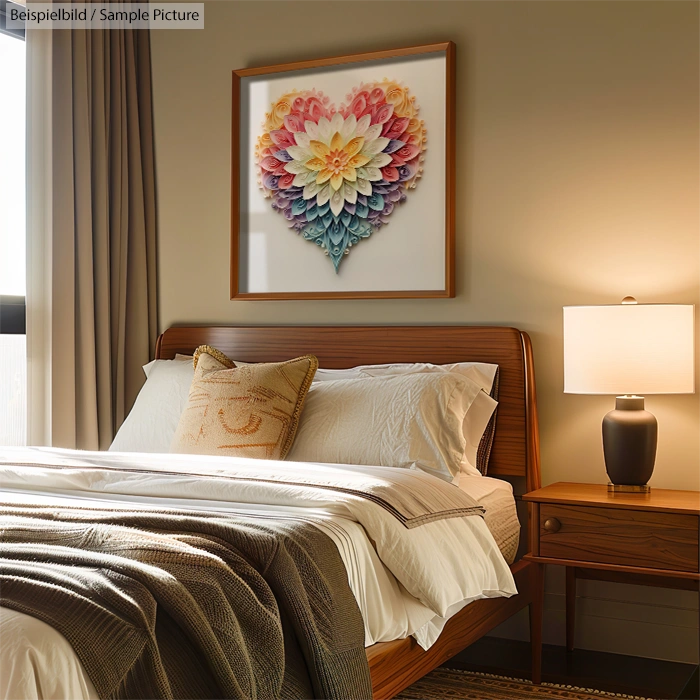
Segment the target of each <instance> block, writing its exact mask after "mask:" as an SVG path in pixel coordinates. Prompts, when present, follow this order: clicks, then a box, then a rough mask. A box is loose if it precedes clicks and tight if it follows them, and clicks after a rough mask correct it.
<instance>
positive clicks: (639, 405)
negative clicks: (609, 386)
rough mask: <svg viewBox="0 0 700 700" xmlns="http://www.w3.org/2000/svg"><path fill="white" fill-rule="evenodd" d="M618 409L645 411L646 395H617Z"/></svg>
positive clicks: (616, 408) (616, 407)
mask: <svg viewBox="0 0 700 700" xmlns="http://www.w3.org/2000/svg"><path fill="white" fill-rule="evenodd" d="M615 410H616V411H643V410H644V397H643V396H628V395H625V396H617V397H616V398H615Z"/></svg>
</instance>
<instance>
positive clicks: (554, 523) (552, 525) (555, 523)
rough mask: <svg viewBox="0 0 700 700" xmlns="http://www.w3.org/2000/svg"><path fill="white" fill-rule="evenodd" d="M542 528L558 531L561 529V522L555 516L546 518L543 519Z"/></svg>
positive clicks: (548, 530)
mask: <svg viewBox="0 0 700 700" xmlns="http://www.w3.org/2000/svg"><path fill="white" fill-rule="evenodd" d="M544 529H545V530H546V531H547V532H559V530H561V522H559V520H557V519H556V518H547V519H546V520H545V521H544Z"/></svg>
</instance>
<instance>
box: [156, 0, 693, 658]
mask: <svg viewBox="0 0 700 700" xmlns="http://www.w3.org/2000/svg"><path fill="white" fill-rule="evenodd" d="M205 25H206V28H205V29H204V30H203V31H160V32H154V33H153V40H152V41H153V44H152V48H153V70H154V93H155V94H154V98H155V121H156V150H157V168H158V172H157V176H158V196H159V212H160V222H159V229H160V233H159V235H160V244H159V254H160V260H159V270H160V314H161V316H160V319H161V328H166V327H167V326H169V325H171V324H174V323H185V322H197V323H208V322H216V323H222V324H278V323H292V324H294V323H312V324H333V323H345V324H357V323H376V324H386V323H491V324H501V325H514V326H517V327H519V328H522V329H524V330H527V331H528V332H529V333H530V334H531V336H532V340H533V343H534V349H535V358H536V369H537V389H538V394H539V406H540V415H541V438H542V478H543V483H545V484H547V483H550V482H553V481H559V480H571V481H589V482H602V481H603V480H604V479H605V473H604V467H603V458H602V454H601V447H600V421H601V419H602V416H603V414H604V413H605V412H606V411H608V410H609V409H610V408H611V407H612V404H613V399H612V398H610V397H595V396H570V395H567V396H564V394H563V393H562V339H561V315H562V311H561V307H562V306H563V305H567V304H596V303H615V302H617V301H619V300H620V299H621V298H622V297H623V296H625V295H627V294H632V295H634V296H636V297H637V298H638V299H639V300H640V301H643V302H681V303H696V304H697V303H698V302H699V301H700V299H699V296H700V292H699V282H700V274H699V268H700V237H699V221H698V213H699V206H700V201H699V187H700V182H699V178H698V157H699V152H698V148H699V138H698V137H699V127H698V123H699V119H700V112H699V109H698V101H699V87H698V86H699V77H700V76H699V70H698V65H699V52H698V29H697V28H698V5H697V3H692V2H667V1H663V2H635V1H623V2H528V1H518V2H437V1H435V0H433V1H431V2H417V1H416V2H395V1H393V2H392V1H387V2H380V1H379V0H373V1H372V2H343V1H340V0H338V1H336V2H298V1H297V2H272V1H261V0H258V1H255V2H253V1H248V2H246V1H244V2H208V3H206V11H205ZM447 39H451V40H452V41H454V42H455V43H456V45H457V76H458V77H457V146H456V148H457V154H456V155H457V158H456V160H457V173H458V179H457V217H456V218H457V297H456V298H455V299H452V300H446V301H445V300H418V301H318V302H301V301H300V302H240V301H238V302H233V301H230V300H229V298H228V284H229V273H228V251H229V143H230V139H229V131H230V119H231V114H230V82H231V70H232V69H234V68H242V67H247V66H258V65H266V64H271V63H280V62H285V61H290V60H295V59H305V58H314V57H319V56H324V55H329V54H338V53H343V52H348V53H350V52H358V51H364V50H373V49H382V48H390V47H393V46H400V45H411V44H420V43H430V42H436V41H445V40H447ZM647 407H648V408H649V409H650V410H651V411H653V412H654V413H655V414H656V416H657V418H658V420H659V426H660V427H659V450H658V458H657V467H656V471H655V474H654V477H653V479H652V485H653V486H656V487H668V488H681V489H697V488H700V433H699V423H700V421H699V418H700V413H699V403H698V395H697V394H696V395H692V396H661V397H655V396H652V397H649V398H648V399H647ZM549 590H550V595H549V596H548V607H549V611H550V612H549V613H548V614H549V630H550V635H551V638H552V641H555V640H556V641H558V642H559V643H561V639H559V637H558V636H557V635H559V633H560V630H559V627H558V626H559V625H560V622H561V613H560V608H561V595H560V593H561V586H560V584H559V582H558V580H557V579H556V577H555V579H553V581H552V582H551V585H550V589H549ZM581 591H582V592H583V594H584V595H585V596H586V600H585V601H583V603H582V606H581V607H582V612H583V615H584V619H583V622H582V623H581V628H582V640H583V642H584V643H585V644H586V645H587V646H591V647H598V648H603V647H605V646H606V645H607V646H608V647H611V648H612V649H614V650H617V651H623V652H626V653H643V654H647V655H650V656H661V657H665V658H678V659H687V660H692V658H695V657H697V631H696V629H695V630H693V627H695V628H697V614H695V615H693V614H691V613H690V612H689V610H690V609H691V608H693V607H694V608H697V596H695V597H693V596H692V594H689V595H688V596H683V595H682V594H678V593H674V594H673V596H671V598H670V600H671V602H670V603H669V598H668V597H666V599H665V605H666V606H667V607H666V608H665V609H664V610H663V611H661V610H660V609H658V608H651V607H649V605H648V604H649V603H653V602H654V601H658V600H659V592H658V591H648V590H643V589H634V588H630V587H622V586H615V585H610V584H608V586H607V588H606V587H605V585H603V587H602V588H601V587H600V585H597V586H593V585H592V584H591V585H589V586H586V585H585V584H581ZM654 596H656V597H654ZM611 599H612V601H613V602H612V603H611V602H610V601H611ZM616 599H619V600H620V601H625V602H624V603H622V602H620V603H615V600H616ZM630 601H632V602H630ZM601 620H602V621H601ZM606 620H607V621H608V622H606ZM606 625H607V627H606ZM661 627H663V628H664V629H663V630H661V631H659V630H660V628H661ZM603 630H605V634H602V632H603ZM513 633H514V634H515V633H516V632H513ZM601 634H602V636H603V638H604V641H601ZM640 640H641V641H640Z"/></svg>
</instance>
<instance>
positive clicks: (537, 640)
mask: <svg viewBox="0 0 700 700" xmlns="http://www.w3.org/2000/svg"><path fill="white" fill-rule="evenodd" d="M543 614H544V565H543V564H533V566H532V602H531V603H530V646H531V647H532V682H533V683H534V684H536V685H539V684H540V683H541V682H542V617H543Z"/></svg>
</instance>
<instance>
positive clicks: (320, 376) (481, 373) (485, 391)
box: [314, 362, 498, 476]
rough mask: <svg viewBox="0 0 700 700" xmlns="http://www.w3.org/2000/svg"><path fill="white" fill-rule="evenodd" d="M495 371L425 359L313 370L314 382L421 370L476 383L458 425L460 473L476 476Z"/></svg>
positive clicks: (479, 364) (481, 364)
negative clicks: (461, 434)
mask: <svg viewBox="0 0 700 700" xmlns="http://www.w3.org/2000/svg"><path fill="white" fill-rule="evenodd" d="M497 371H498V365H494V364H488V363H485V362H456V363H453V364H449V365H433V364H430V363H427V362H412V363H408V362H403V363H396V364H386V365H360V366H358V367H351V368H350V369H322V368H319V369H318V370H317V372H316V377H315V378H314V381H320V382H323V381H332V380H337V379H360V378H362V377H386V376H391V375H399V374H417V373H425V372H452V373H455V374H459V375H461V376H463V377H466V378H468V379H470V380H471V381H473V382H476V383H477V384H478V385H479V386H480V387H481V391H480V392H479V394H478V395H477V396H476V398H475V399H474V401H473V402H472V404H471V406H470V407H469V410H468V411H467V414H466V415H465V417H464V424H463V426H462V429H463V432H464V438H465V440H466V446H465V449H464V454H463V456H462V460H461V462H460V472H461V473H463V474H469V475H473V476H480V475H481V472H480V471H479V469H478V468H477V451H478V449H479V443H480V442H481V438H482V436H483V434H484V432H486V428H487V426H488V424H489V421H490V420H491V416H492V415H493V412H494V411H495V410H496V406H498V401H496V400H494V399H493V398H491V396H489V394H490V393H491V390H492V388H493V382H494V379H495V377H496V372H497Z"/></svg>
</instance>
